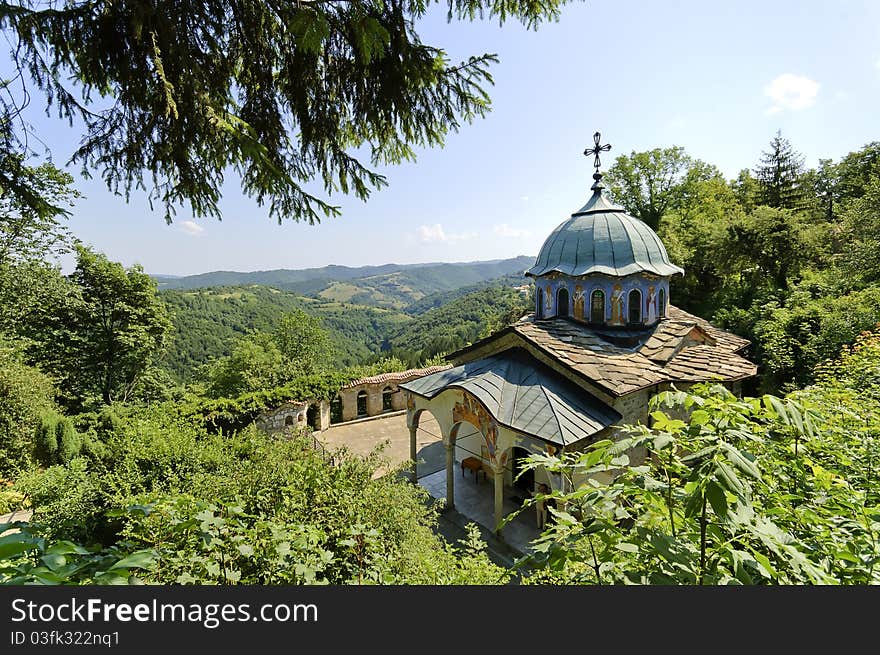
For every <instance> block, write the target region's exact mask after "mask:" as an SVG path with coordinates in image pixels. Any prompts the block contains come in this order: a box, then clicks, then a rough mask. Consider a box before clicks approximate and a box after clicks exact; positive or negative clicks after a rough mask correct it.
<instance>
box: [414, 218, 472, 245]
mask: <svg viewBox="0 0 880 655" xmlns="http://www.w3.org/2000/svg"><path fill="white" fill-rule="evenodd" d="M418 234H419V239H420V240H421V241H422V243H455V242H457V241H467V240H469V239H475V238H476V237H477V233H476V232H461V233H459V234H447V233H446V232H445V231H444V229H443V226H442V225H440V223H434V225H422V226H420V227H419V230H418Z"/></svg>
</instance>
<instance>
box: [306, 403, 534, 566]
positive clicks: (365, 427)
mask: <svg viewBox="0 0 880 655" xmlns="http://www.w3.org/2000/svg"><path fill="white" fill-rule="evenodd" d="M318 439H319V441H320V442H321V443H322V444H323V445H324V447H325V448H327V449H328V450H330V451H333V450H335V449H337V448H342V447H344V448H345V449H347V450H348V451H350V452H352V453H355V454H358V455H367V454H369V453H370V452H372V451H373V450H375V448H376V447H377V446H380V445H382V444H384V448H383V451H382V455H383V456H384V457H385V458H387V463H386V464H385V465H383V466H381V467H380V468H379V469H377V471H376V474H375V475H376V477H379V476H381V475H384V474H385V473H387V472H389V471H391V470H394V469H395V468H398V467H399V466H401V465H402V464H403V463H404V462H407V461H408V460H409V428H407V427H406V412H395V413H394V414H389V415H386V416H382V417H377V418H369V419H362V420H359V421H351V422H348V423H343V424H339V425H333V426H331V427H330V428H329V429H328V430H326V431H324V432H323V433H322V434H320V435H318ZM416 448H417V452H418V457H419V461H418V476H419V484H420V485H421V486H423V487H424V488H425V489H427V490H428V493H430V494H431V496H433V497H434V498H438V499H439V498H446V468H445V467H446V455H445V451H444V449H443V442H442V439H441V437H440V428H439V426H438V425H437V421H436V420H435V419H434V417H433V416H431V415H430V414H429V413H428V412H425V413H424V414H422V419H421V421H420V422H419V430H418V432H417V433H416ZM454 493H455V510H456V512H457V513H459V514H461V515H462V516H463V517H464V518H465V519H466V520H471V521H474V522H476V523H478V524H480V525H482V526H484V528H488V529H489V530H488V531H487V530H483V533H484V535H485V534H486V532H491V529H492V528H493V525H492V524H493V521H494V511H495V491H494V486H493V484H492V482H490V481H486V480H485V479H483V476H480V477H479V479H478V480H475V479H474V477H473V475H472V474H469V473H468V474H466V475H464V476H462V475H461V474H460V470H459V468H458V467H456V477H455V488H454ZM520 503H521V500H520V499H519V498H517V497H516V496H515V495H514V493H513V490H511V489H509V488H505V497H504V513H505V514H508V513H510V512H512V511H514V510H515V509H516V508H517V507H519V506H520ZM537 536H538V529H537V521H536V516H535V510H534V509H527V510H525V511H524V512H522V513H521V514H520V515H519V516H518V517H517V518H515V519H514V520H513V521H512V522H511V523H509V524H508V525H507V526H506V527H505V528H504V531H503V532H502V535H501V537H502V540H503V543H504V544H506V545H507V546H509V547H510V548H511V549H512V550H514V551H516V552H515V553H514V554H519V553H525V552H527V550H528V544H529V542H530V541H531V540H533V539H535V538H536V537H537Z"/></svg>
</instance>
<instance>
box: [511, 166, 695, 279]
mask: <svg viewBox="0 0 880 655" xmlns="http://www.w3.org/2000/svg"><path fill="white" fill-rule="evenodd" d="M593 189H594V193H593V197H592V198H590V200H589V202H587V204H586V205H584V206H583V207H582V208H581V209H580V210H579V211H577V212H575V213H574V214H572V215H571V218H569V219H568V220H567V221H565V222H564V223H562V224H560V225H559V226H558V227H557V228H556V229H555V230H553V232H552V233H551V234H550V236H549V237H547V240H546V241H544V245H543V246H542V247H541V252H540V253H538V259H537V260H535V265H534V266H533V267H532V268H530V269H529V270H528V271H526V275H531V276H539V275H544V274H546V273H550V272H551V271H558V272H560V273H565V274H567V275H589V274H590V273H604V274H605V275H615V276H623V275H631V274H632V273H641V272H645V273H653V274H655V275H660V276H668V275H674V274H676V273H684V270H682V269H681V268H679V267H678V266H676V265H675V264H673V263H672V262H670V261H669V255H667V254H666V248H665V247H664V246H663V242H662V241H660V237H658V236H657V234H656V232H654V230H652V229H651V228H650V227H648V226H647V225H646V224H645V223H643V222H642V221H640V220H639V219H637V218H634V217H633V216H630V215H629V214H627V213H626V212H625V211H624V210H623V208H622V207H618V206H616V205H614V204H613V203H611V202H610V201H609V200H608V199H606V198H605V197H604V196H603V195H602V185H601V182H599V181H597V183H596V184H594V185H593Z"/></svg>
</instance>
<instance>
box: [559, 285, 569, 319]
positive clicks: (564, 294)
mask: <svg viewBox="0 0 880 655" xmlns="http://www.w3.org/2000/svg"><path fill="white" fill-rule="evenodd" d="M556 315H557V316H568V289H566V288H565V287H559V291H557V292H556Z"/></svg>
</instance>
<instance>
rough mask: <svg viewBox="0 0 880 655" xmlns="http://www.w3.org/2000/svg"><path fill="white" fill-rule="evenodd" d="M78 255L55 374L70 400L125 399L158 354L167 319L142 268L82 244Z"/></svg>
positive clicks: (164, 309)
mask: <svg viewBox="0 0 880 655" xmlns="http://www.w3.org/2000/svg"><path fill="white" fill-rule="evenodd" d="M76 255H77V264H76V269H75V270H74V272H73V273H72V275H71V276H70V277H71V281H72V282H73V283H74V284H75V286H76V292H77V297H76V299H75V301H74V302H73V303H72V305H71V307H70V309H69V310H68V312H67V314H66V316H64V317H63V318H62V324H61V326H60V331H61V334H60V335H59V344H58V346H59V348H60V349H61V356H60V358H59V360H58V361H57V363H56V364H57V366H58V368H59V370H58V374H59V377H61V376H63V379H62V386H63V388H64V389H65V391H66V392H67V393H68V394H69V395H71V397H72V398H74V399H77V400H79V401H82V399H84V398H85V397H87V396H88V395H89V394H97V395H98V396H99V397H100V399H101V400H102V401H103V402H104V403H105V404H108V405H109V404H110V403H112V402H114V401H117V400H122V401H124V400H126V399H127V398H128V397H129V395H130V393H131V391H132V389H133V388H134V386H135V384H136V383H137V382H138V380H139V379H140V377H141V376H142V375H143V374H144V373H145V371H147V370H148V369H149V368H150V367H151V366H154V365H155V364H156V362H157V360H158V358H159V357H160V355H161V354H162V350H163V348H164V346H165V342H166V339H167V335H168V332H169V330H170V329H171V321H170V319H169V317H168V313H167V311H166V308H165V305H164V304H163V303H162V301H161V300H160V298H159V296H158V292H157V290H156V283H155V282H154V281H153V279H152V278H151V277H150V276H149V275H147V274H146V273H144V271H143V269H142V268H141V267H140V266H133V267H131V268H129V269H125V268H124V267H123V266H122V265H121V264H119V263H116V262H111V261H110V260H108V259H107V257H106V256H105V255H103V254H100V253H96V252H94V251H93V250H91V249H90V248H87V247H85V246H82V245H77V246H76Z"/></svg>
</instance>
